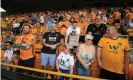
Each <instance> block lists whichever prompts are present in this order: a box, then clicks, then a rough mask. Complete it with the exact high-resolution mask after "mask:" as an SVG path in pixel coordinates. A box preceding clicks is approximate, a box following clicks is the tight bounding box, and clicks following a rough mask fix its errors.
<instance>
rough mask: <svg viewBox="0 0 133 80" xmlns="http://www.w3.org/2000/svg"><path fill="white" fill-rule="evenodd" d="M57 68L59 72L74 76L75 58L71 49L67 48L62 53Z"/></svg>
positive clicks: (57, 61) (60, 78)
mask: <svg viewBox="0 0 133 80" xmlns="http://www.w3.org/2000/svg"><path fill="white" fill-rule="evenodd" d="M56 68H57V70H58V72H61V73H66V74H73V69H74V56H73V54H71V51H70V49H69V48H67V47H65V50H64V51H63V52H61V53H60V54H59V55H58V57H57V59H56ZM64 78H65V79H66V80H70V79H71V78H70V79H69V78H68V77H64V76H60V77H59V78H58V80H64Z"/></svg>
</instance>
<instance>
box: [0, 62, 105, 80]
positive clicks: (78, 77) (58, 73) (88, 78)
mask: <svg viewBox="0 0 133 80" xmlns="http://www.w3.org/2000/svg"><path fill="white" fill-rule="evenodd" d="M1 65H3V66H8V67H13V68H19V69H25V70H30V71H35V72H40V73H47V74H53V75H56V76H65V77H70V78H77V79H82V80H105V79H98V78H92V77H84V76H79V75H73V74H65V73H61V72H53V71H48V70H41V69H35V68H29V67H24V66H18V65H12V64H7V63H1Z"/></svg>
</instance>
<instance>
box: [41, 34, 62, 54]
mask: <svg viewBox="0 0 133 80" xmlns="http://www.w3.org/2000/svg"><path fill="white" fill-rule="evenodd" d="M63 38H64V36H63V35H61V34H60V33H59V32H55V33H52V32H46V33H45V34H44V35H43V39H46V41H45V43H47V44H50V45H54V44H57V43H60V40H61V39H63ZM42 53H47V54H56V49H51V48H50V47H47V46H43V48H42Z"/></svg>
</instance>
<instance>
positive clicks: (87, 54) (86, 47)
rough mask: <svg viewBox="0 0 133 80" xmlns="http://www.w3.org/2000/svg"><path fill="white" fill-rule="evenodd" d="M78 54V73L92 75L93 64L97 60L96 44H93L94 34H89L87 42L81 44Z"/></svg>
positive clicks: (86, 37) (86, 38)
mask: <svg viewBox="0 0 133 80" xmlns="http://www.w3.org/2000/svg"><path fill="white" fill-rule="evenodd" d="M76 56H77V63H76V68H77V73H78V75H81V76H91V64H92V63H93V62H94V60H95V46H94V45H93V36H92V35H90V34H87V35H86V36H85V43H83V44H80V45H79V48H78V52H77V54H76Z"/></svg>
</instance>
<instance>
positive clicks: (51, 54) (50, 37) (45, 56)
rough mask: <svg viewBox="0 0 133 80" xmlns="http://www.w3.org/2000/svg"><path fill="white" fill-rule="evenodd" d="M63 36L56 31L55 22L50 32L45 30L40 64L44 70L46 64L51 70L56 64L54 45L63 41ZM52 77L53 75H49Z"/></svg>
mask: <svg viewBox="0 0 133 80" xmlns="http://www.w3.org/2000/svg"><path fill="white" fill-rule="evenodd" d="M63 38H64V37H63V36H62V35H61V34H60V33H59V32H56V24H55V23H53V24H52V29H51V31H50V32H46V33H45V34H44V36H43V48H42V51H41V65H42V68H43V69H44V70H47V69H46V67H47V64H49V65H50V69H51V71H53V70H54V69H55V64H56V47H57V46H58V45H59V44H61V43H63V42H64V40H63ZM44 78H46V74H45V75H44ZM51 79H54V76H51Z"/></svg>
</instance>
